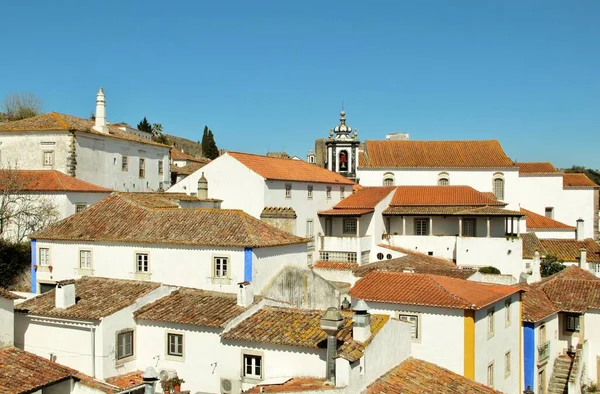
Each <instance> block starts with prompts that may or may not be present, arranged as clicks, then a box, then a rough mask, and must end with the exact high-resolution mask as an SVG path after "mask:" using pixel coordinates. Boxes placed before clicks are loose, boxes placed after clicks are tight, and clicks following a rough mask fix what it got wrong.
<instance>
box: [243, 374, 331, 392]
mask: <svg viewBox="0 0 600 394" xmlns="http://www.w3.org/2000/svg"><path fill="white" fill-rule="evenodd" d="M333 389H335V387H334V386H331V385H327V384H325V379H324V378H312V377H300V378H292V379H289V380H288V381H287V382H284V383H281V384H259V385H258V386H254V387H252V388H251V389H250V390H247V391H245V393H249V394H251V393H293V392H296V391H321V390H333Z"/></svg>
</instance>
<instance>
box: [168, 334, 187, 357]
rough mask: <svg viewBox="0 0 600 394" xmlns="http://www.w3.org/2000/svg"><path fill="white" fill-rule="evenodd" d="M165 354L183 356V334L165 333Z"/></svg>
mask: <svg viewBox="0 0 600 394" xmlns="http://www.w3.org/2000/svg"><path fill="white" fill-rule="evenodd" d="M167 355H169V356H176V357H183V334H171V333H168V334H167Z"/></svg>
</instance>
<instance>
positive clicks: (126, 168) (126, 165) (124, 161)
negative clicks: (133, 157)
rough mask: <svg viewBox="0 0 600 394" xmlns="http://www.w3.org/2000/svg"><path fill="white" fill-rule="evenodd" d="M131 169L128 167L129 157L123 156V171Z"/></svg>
mask: <svg viewBox="0 0 600 394" xmlns="http://www.w3.org/2000/svg"><path fill="white" fill-rule="evenodd" d="M128 169H129V166H128V157H127V156H123V157H122V158H121V171H127V170H128Z"/></svg>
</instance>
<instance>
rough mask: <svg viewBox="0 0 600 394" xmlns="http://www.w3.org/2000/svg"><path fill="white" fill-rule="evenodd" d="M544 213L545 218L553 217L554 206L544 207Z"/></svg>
mask: <svg viewBox="0 0 600 394" xmlns="http://www.w3.org/2000/svg"><path fill="white" fill-rule="evenodd" d="M545 215H546V217H547V218H550V219H554V208H553V207H546V210H545Z"/></svg>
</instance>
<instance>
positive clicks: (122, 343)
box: [117, 330, 133, 360]
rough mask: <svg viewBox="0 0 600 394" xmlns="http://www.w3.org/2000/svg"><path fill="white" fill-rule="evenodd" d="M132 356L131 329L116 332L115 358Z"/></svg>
mask: <svg viewBox="0 0 600 394" xmlns="http://www.w3.org/2000/svg"><path fill="white" fill-rule="evenodd" d="M131 356H133V330H129V331H124V332H121V333H119V334H117V360H121V359H124V358H127V357H131Z"/></svg>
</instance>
